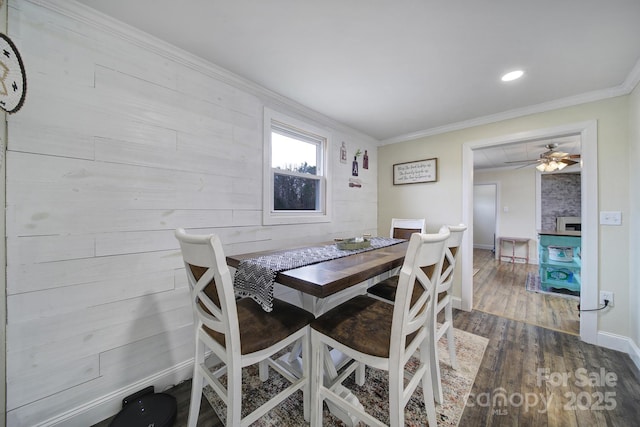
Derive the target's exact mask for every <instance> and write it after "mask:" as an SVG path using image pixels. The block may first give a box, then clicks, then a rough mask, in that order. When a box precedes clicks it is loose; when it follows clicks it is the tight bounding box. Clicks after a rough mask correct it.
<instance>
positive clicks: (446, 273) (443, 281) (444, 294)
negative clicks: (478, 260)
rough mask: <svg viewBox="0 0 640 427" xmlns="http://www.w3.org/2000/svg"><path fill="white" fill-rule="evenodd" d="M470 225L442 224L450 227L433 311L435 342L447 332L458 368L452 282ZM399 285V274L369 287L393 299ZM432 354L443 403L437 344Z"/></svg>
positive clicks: (454, 365)
mask: <svg viewBox="0 0 640 427" xmlns="http://www.w3.org/2000/svg"><path fill="white" fill-rule="evenodd" d="M466 229H467V226H466V225H464V224H460V225H443V226H442V227H441V228H440V232H441V233H442V232H444V231H445V230H448V231H449V233H450V234H449V238H448V239H447V242H446V245H445V246H446V250H445V258H444V261H443V264H442V272H441V277H440V282H439V283H438V286H437V287H436V303H435V309H434V311H433V317H434V320H433V323H432V324H433V327H434V336H435V342H436V343H438V341H440V339H441V338H442V337H443V336H444V335H445V333H446V334H447V344H448V349H449V360H450V363H451V367H452V368H453V369H458V363H457V358H456V347H455V339H454V333H453V306H452V297H451V285H452V284H453V277H454V272H455V268H456V262H457V259H458V255H459V253H460V245H461V244H462V237H463V235H464V232H465V230H466ZM397 286H398V276H397V275H396V276H392V277H389V278H388V279H385V280H382V281H381V282H378V283H377V284H375V285H373V286H371V287H370V288H369V289H367V293H368V294H369V295H370V296H372V297H373V298H378V299H380V300H382V301H386V302H389V303H393V302H394V301H395V298H396V289H397ZM441 312H444V321H443V322H442V323H438V315H439V314H440V313H441ZM431 358H432V361H433V363H432V364H431V368H432V369H433V372H432V379H433V382H434V383H433V387H434V390H435V399H436V402H438V403H442V399H443V395H442V380H441V376H440V358H439V356H438V346H437V345H435V346H433V348H432V349H431Z"/></svg>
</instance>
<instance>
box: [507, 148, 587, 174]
mask: <svg viewBox="0 0 640 427" xmlns="http://www.w3.org/2000/svg"><path fill="white" fill-rule="evenodd" d="M544 148H546V149H547V151H545V152H544V153H542V154H540V158H538V159H532V160H516V161H513V162H505V163H525V164H524V165H523V166H522V167H526V166H530V165H534V164H537V166H536V169H538V170H539V171H540V172H553V171H556V170H562V169H564V168H565V167H567V166H571V165H575V164H576V163H579V162H580V161H579V159H580V154H569V153H564V152H562V151H556V148H558V144H557V143H555V142H554V143H551V144H546V145H545V146H544Z"/></svg>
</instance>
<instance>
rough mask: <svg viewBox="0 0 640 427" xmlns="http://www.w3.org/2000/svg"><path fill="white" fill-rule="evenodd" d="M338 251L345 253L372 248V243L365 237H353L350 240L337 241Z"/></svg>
mask: <svg viewBox="0 0 640 427" xmlns="http://www.w3.org/2000/svg"><path fill="white" fill-rule="evenodd" d="M335 241H336V246H337V247H338V249H340V250H343V251H353V250H356V249H364V248H368V247H369V246H371V241H370V240H369V239H367V238H364V237H351V238H349V239H335Z"/></svg>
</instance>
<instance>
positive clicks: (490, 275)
mask: <svg viewBox="0 0 640 427" xmlns="http://www.w3.org/2000/svg"><path fill="white" fill-rule="evenodd" d="M487 252H489V256H488V259H485V260H484V263H482V262H480V263H478V265H481V267H480V268H481V270H480V271H479V272H478V273H477V274H476V276H475V277H474V284H477V287H478V288H479V289H476V294H475V300H476V304H477V303H479V302H483V303H484V308H485V310H489V309H491V310H495V311H502V312H503V313H505V314H504V315H503V316H498V315H494V314H491V313H488V312H485V311H480V310H473V311H471V312H464V311H458V310H454V326H455V327H456V328H458V329H461V330H463V331H467V332H471V333H474V334H477V335H480V336H483V337H486V338H488V339H489V344H488V347H487V350H486V351H485V354H484V357H483V359H482V364H481V365H480V369H479V372H478V375H477V377H476V381H475V383H474V386H473V389H472V391H471V395H470V399H469V401H468V403H467V407H466V408H465V411H464V413H463V415H462V419H461V420H460V424H459V425H460V426H461V427H465V426H515V425H521V426H550V427H555V426H558V427H560V426H562V427H564V426H589V427H591V426H631V425H637V420H638V419H640V406H639V405H637V400H638V396H640V373H639V372H638V369H637V368H636V366H635V365H634V363H633V362H632V361H631V359H630V357H629V356H628V355H627V354H625V353H621V352H618V351H614V350H609V349H605V348H601V347H597V346H594V345H591V344H586V343H584V342H582V341H580V338H579V337H578V336H576V335H574V333H565V332H561V331H560V330H559V329H561V328H563V327H565V326H564V325H565V324H567V323H569V321H568V320H564V321H563V320H560V318H561V317H562V316H557V315H556V316H550V315H545V314H544V313H542V312H543V311H544V310H545V309H546V310H549V309H553V310H560V309H559V308H558V307H557V306H558V304H556V303H555V302H548V301H545V299H544V298H542V299H541V301H542V302H541V303H540V304H541V307H542V308H540V307H538V308H536V307H534V305H535V303H529V302H528V300H526V299H523V298H524V297H523V296H516V297H513V296H512V295H509V292H511V293H519V291H518V289H516V288H522V289H524V277H525V276H526V271H530V270H531V268H533V270H535V266H525V265H519V264H516V265H512V264H505V263H502V264H501V265H498V263H497V262H496V263H494V262H493V261H492V260H491V259H490V251H487ZM480 255H482V254H480ZM474 264H475V263H474ZM488 281H491V282H492V283H493V287H492V286H486V282H488ZM498 287H504V288H506V289H498ZM483 288H484V289H483ZM492 288H493V290H491V289H492ZM509 289H511V290H510V291H509ZM503 291H504V292H503ZM525 292H526V291H525ZM492 294H499V295H496V296H494V297H493V298H492V297H491V295H492ZM529 296H531V295H529ZM499 299H507V300H508V302H510V303H513V304H516V305H517V307H516V308H511V307H510V304H508V303H501V302H499V301H498V300H499ZM532 301H535V300H532ZM487 307H488V308H487ZM563 310H565V311H566V312H563V313H565V314H566V313H571V312H572V310H573V307H572V304H568V305H567V308H566V309H563ZM521 311H528V312H529V313H530V316H525V315H521V314H520V312H521ZM556 312H559V311H556ZM531 313H536V315H535V316H533V314H531ZM517 317H519V318H523V317H524V318H525V319H516V318H517ZM532 319H535V321H534V320H532ZM534 322H535V323H540V324H543V323H547V324H548V326H544V327H543V326H540V325H538V324H534ZM603 373H604V375H602V374H603ZM607 380H608V384H606V383H605V382H606V381H607ZM190 389H191V382H190V381H185V382H183V383H181V384H178V385H176V386H175V387H173V388H171V389H170V390H168V391H167V392H168V393H170V394H172V395H174V396H176V398H177V400H178V417H177V420H176V423H175V427H183V426H186V423H187V414H188V406H189V398H190V396H189V394H190ZM109 422H110V419H107V420H104V421H102V422H100V423H98V424H96V425H95V426H94V427H108V426H109ZM221 425H222V424H221V423H220V421H219V420H218V418H217V417H216V415H215V414H214V413H213V410H212V409H211V407H210V406H209V404H208V403H207V402H206V400H205V399H204V398H203V399H202V404H201V409H200V418H199V421H198V426H200V427H203V426H206V427H219V426H221Z"/></svg>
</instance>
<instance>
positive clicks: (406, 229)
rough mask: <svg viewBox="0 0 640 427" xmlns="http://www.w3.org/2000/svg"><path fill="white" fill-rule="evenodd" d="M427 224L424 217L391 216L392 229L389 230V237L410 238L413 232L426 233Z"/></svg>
mask: <svg viewBox="0 0 640 427" xmlns="http://www.w3.org/2000/svg"><path fill="white" fill-rule="evenodd" d="M425 224H426V220H425V219H424V218H415V219H404V218H391V229H390V230H389V237H391V238H395V239H407V240H409V238H410V237H411V234H413V233H424V232H425Z"/></svg>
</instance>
